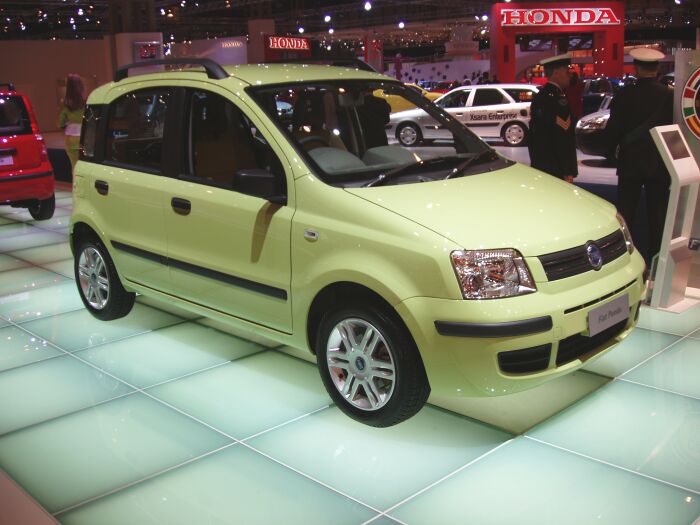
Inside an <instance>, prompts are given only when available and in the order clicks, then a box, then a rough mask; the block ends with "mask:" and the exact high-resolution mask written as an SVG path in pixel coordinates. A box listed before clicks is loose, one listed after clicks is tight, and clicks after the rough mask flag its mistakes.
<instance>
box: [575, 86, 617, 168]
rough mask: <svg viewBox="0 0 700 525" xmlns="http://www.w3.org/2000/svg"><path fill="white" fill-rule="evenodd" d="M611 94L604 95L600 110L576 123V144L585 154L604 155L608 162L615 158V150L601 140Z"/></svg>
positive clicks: (608, 114)
mask: <svg viewBox="0 0 700 525" xmlns="http://www.w3.org/2000/svg"><path fill="white" fill-rule="evenodd" d="M611 101H612V96H611V95H606V96H605V97H604V98H603V102H602V103H601V105H600V110H599V111H596V112H594V113H591V114H589V115H586V116H584V117H581V119H580V120H579V121H578V122H577V123H576V145H577V146H578V149H580V150H581V151H582V152H583V153H585V154H586V155H594V156H597V157H605V158H606V159H608V161H610V162H614V160H615V152H614V151H612V150H611V149H610V147H609V146H608V145H607V144H606V143H605V142H603V133H602V131H603V130H604V129H605V126H607V124H608V119H609V118H610V103H611Z"/></svg>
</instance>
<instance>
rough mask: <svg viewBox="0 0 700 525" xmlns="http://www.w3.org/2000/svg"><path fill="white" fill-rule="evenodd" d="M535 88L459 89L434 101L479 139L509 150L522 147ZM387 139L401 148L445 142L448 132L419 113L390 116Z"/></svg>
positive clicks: (489, 87) (414, 110) (509, 86)
mask: <svg viewBox="0 0 700 525" xmlns="http://www.w3.org/2000/svg"><path fill="white" fill-rule="evenodd" d="M535 93H537V86H531V85H526V84H485V85H480V86H462V87H458V88H455V89H453V90H452V91H450V92H449V93H445V94H444V95H443V96H442V97H440V98H438V99H437V100H436V101H435V104H436V105H437V106H439V107H441V108H444V109H445V110H446V111H447V112H448V113H450V114H451V115H452V116H453V117H455V118H456V119H457V120H459V121H460V122H462V123H463V124H464V125H465V126H467V127H468V128H469V129H470V130H472V131H473V132H474V133H476V134H477V135H478V136H479V137H481V138H483V139H502V140H503V141H504V142H505V143H506V144H507V145H509V146H522V145H524V144H525V140H526V139H527V133H528V130H529V124H530V102H531V101H532V97H534V95H535ZM386 129H387V135H388V136H389V137H395V138H396V139H397V140H398V141H399V142H400V143H401V144H402V145H404V146H414V145H417V144H419V143H420V142H422V141H424V140H440V139H447V138H449V136H450V132H449V131H448V130H446V129H442V128H441V127H440V126H438V125H437V123H436V122H435V120H434V119H433V118H432V117H430V116H429V115H428V114H427V113H426V112H425V111H423V110H421V109H410V110H407V111H399V112H397V113H393V114H392V115H391V118H390V121H389V124H387V126H386Z"/></svg>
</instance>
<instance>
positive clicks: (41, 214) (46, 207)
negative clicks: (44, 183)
mask: <svg viewBox="0 0 700 525" xmlns="http://www.w3.org/2000/svg"><path fill="white" fill-rule="evenodd" d="M55 209H56V196H55V195H51V197H49V198H48V199H44V200H40V201H37V203H36V204H34V205H33V206H29V207H28V208H27V210H28V211H29V214H30V215H31V216H32V218H33V219H34V220H36V221H45V220H46V219H50V218H51V217H53V212H54V210H55Z"/></svg>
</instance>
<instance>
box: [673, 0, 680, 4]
mask: <svg viewBox="0 0 700 525" xmlns="http://www.w3.org/2000/svg"><path fill="white" fill-rule="evenodd" d="M673 1H674V2H676V5H681V0H673Z"/></svg>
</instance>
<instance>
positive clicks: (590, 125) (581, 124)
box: [576, 115, 610, 130]
mask: <svg viewBox="0 0 700 525" xmlns="http://www.w3.org/2000/svg"><path fill="white" fill-rule="evenodd" d="M609 118H610V115H601V116H600V117H595V118H591V119H581V120H579V121H578V123H577V124H576V127H577V128H579V129H583V130H589V129H590V130H593V129H604V128H605V126H607V125H608V119H609Z"/></svg>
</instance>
